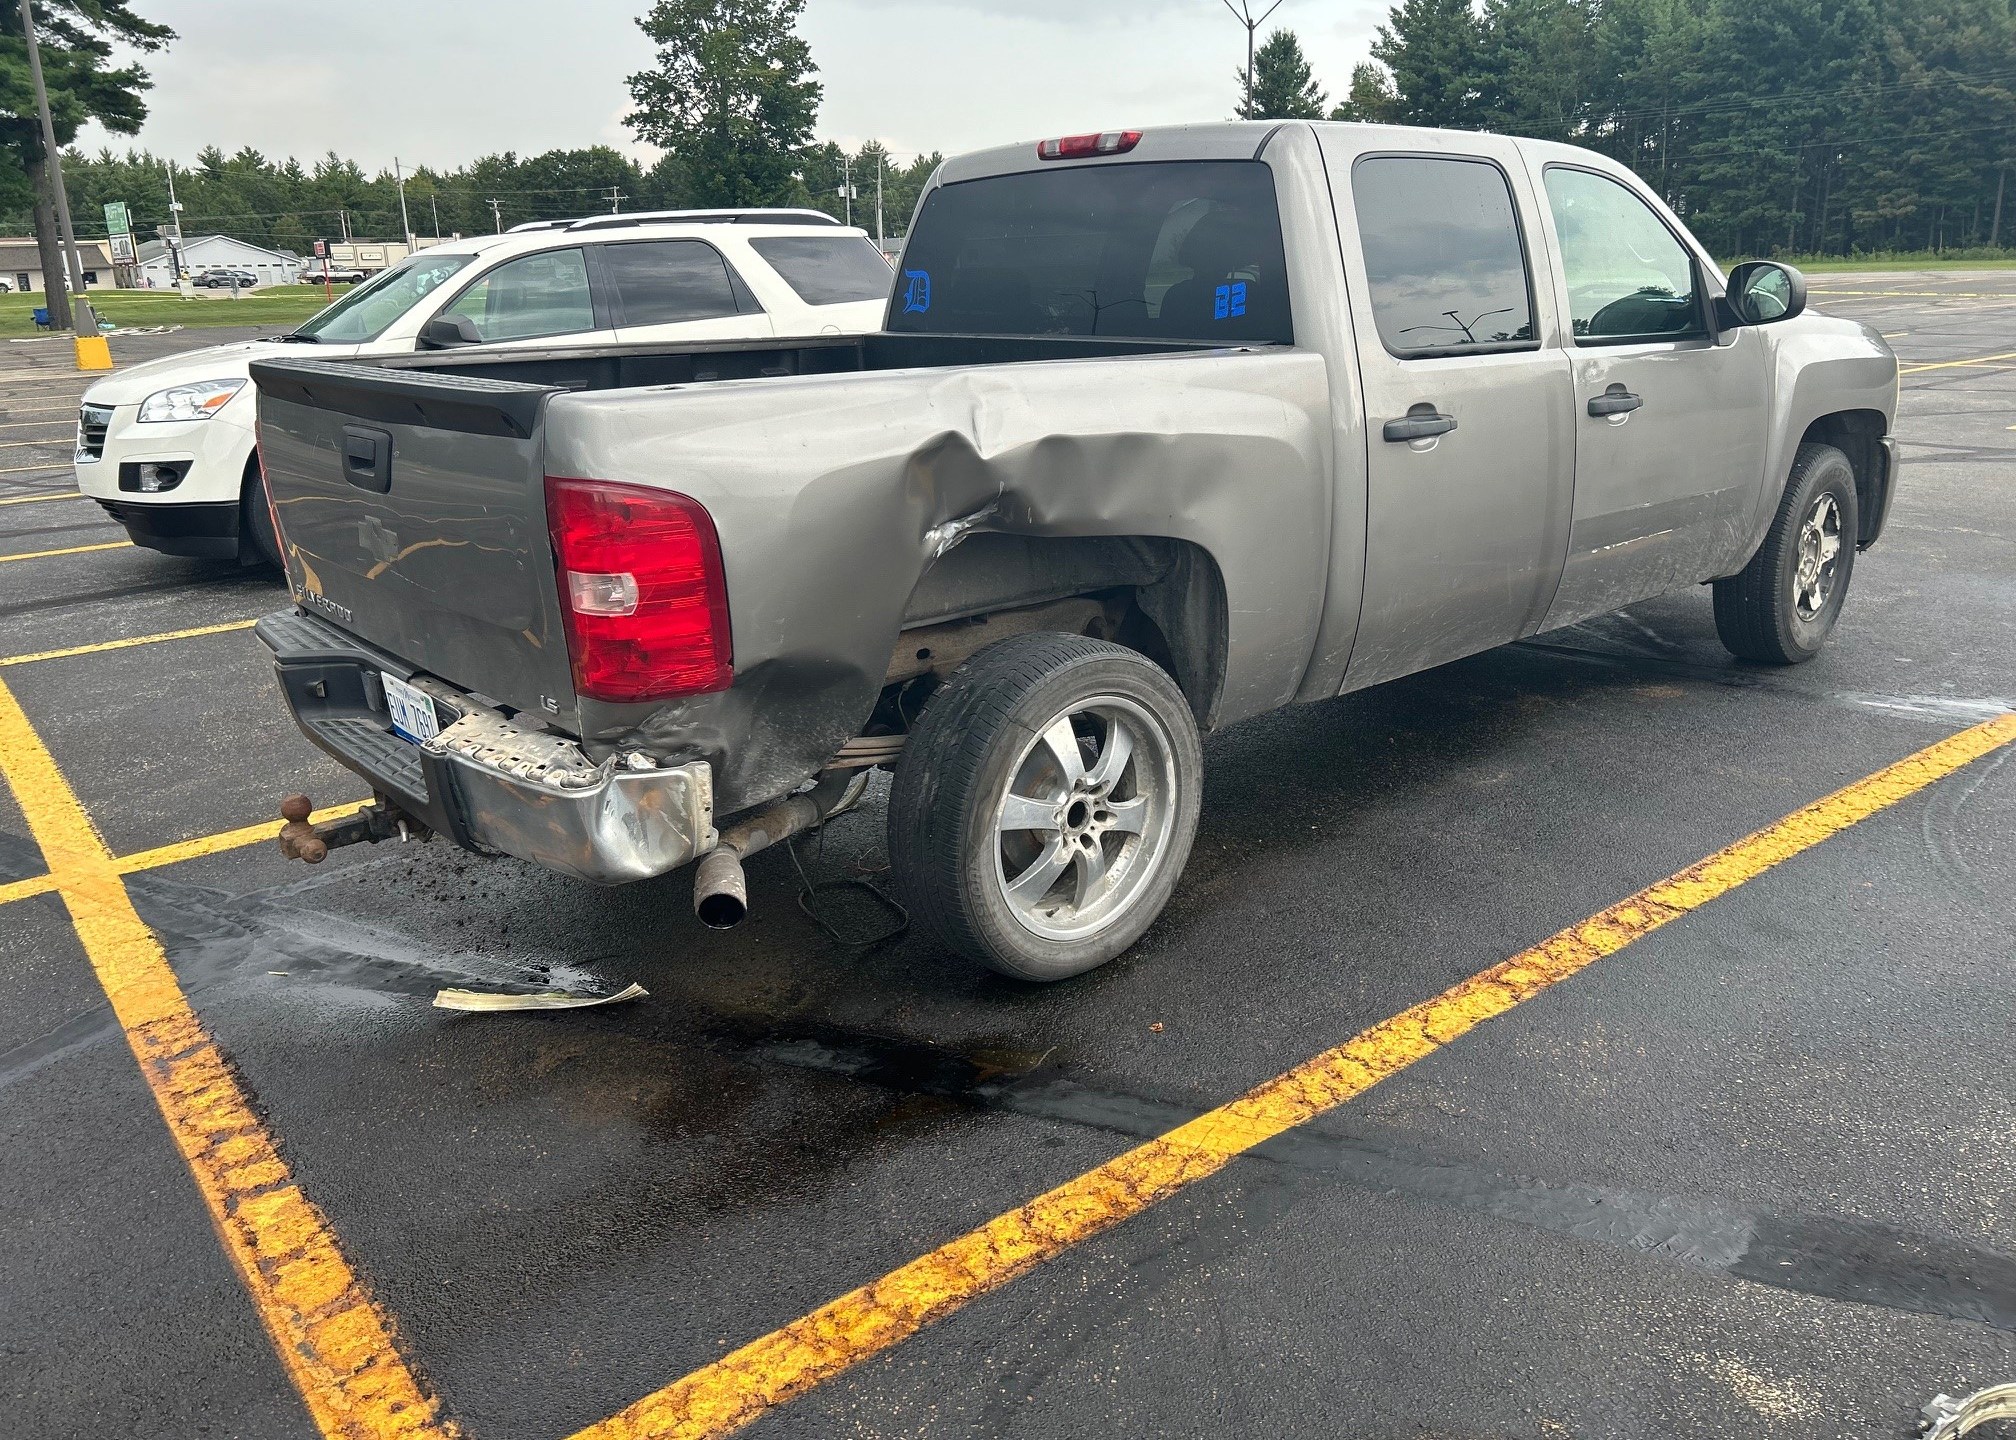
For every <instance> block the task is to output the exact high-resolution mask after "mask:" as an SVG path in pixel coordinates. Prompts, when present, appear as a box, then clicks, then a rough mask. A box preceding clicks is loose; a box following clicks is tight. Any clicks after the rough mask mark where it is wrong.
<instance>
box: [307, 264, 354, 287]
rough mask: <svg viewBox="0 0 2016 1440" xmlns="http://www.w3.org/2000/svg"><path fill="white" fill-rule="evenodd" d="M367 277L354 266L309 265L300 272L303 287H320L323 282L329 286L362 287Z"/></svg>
mask: <svg viewBox="0 0 2016 1440" xmlns="http://www.w3.org/2000/svg"><path fill="white" fill-rule="evenodd" d="M367 278H368V277H367V276H366V274H365V272H364V271H362V270H359V269H358V268H357V267H356V266H354V265H326V266H325V265H321V264H317V263H311V264H310V265H309V266H308V268H307V269H305V270H303V271H302V272H301V283H302V284H303V285H320V284H323V283H324V282H325V281H326V282H327V283H328V284H331V285H362V284H363V283H364V281H365V280H366V279H367Z"/></svg>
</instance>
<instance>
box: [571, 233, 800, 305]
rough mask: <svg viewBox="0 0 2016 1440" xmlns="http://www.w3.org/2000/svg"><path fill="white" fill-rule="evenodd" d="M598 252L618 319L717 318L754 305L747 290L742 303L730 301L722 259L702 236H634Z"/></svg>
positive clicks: (730, 288) (731, 290) (732, 291)
mask: <svg viewBox="0 0 2016 1440" xmlns="http://www.w3.org/2000/svg"><path fill="white" fill-rule="evenodd" d="M601 255H602V265H603V270H604V273H606V274H607V275H608V277H609V283H610V284H611V285H612V286H614V287H615V290H616V305H617V315H618V316H619V320H618V323H619V324H620V325H626V326H628V325H675V324H677V323H679V322H680V321H682V320H717V319H719V318H721V317H722V316H724V315H734V314H736V313H738V311H742V310H756V309H759V308H760V307H759V306H758V305H756V303H755V300H754V297H753V296H752V297H750V301H749V303H748V304H746V305H738V304H737V303H736V287H735V284H734V282H733V280H732V279H731V278H730V276H729V274H728V263H727V261H725V260H723V259H722V258H721V252H720V251H719V250H716V249H715V248H714V247H713V246H712V245H709V244H707V243H706V242H705V241H704V240H638V241H632V242H630V243H627V244H622V245H604V246H602V247H601Z"/></svg>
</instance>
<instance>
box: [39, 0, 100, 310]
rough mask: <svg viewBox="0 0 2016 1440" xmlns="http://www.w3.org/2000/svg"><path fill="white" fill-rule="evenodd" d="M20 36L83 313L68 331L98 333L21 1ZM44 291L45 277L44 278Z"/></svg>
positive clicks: (67, 279) (72, 284)
mask: <svg viewBox="0 0 2016 1440" xmlns="http://www.w3.org/2000/svg"><path fill="white" fill-rule="evenodd" d="M21 33H22V34H23V35H24V36H26V37H27V40H28V72H29V74H30V76H31V77H32V78H33V79H34V81H35V108H36V109H38V110H39V111H41V112H42V153H43V155H44V156H45V157H46V158H47V160H48V162H49V181H50V188H51V189H53V190H54V191H55V192H56V227H57V233H58V234H59V235H61V236H62V250H63V264H64V267H65V268H66V269H67V270H69V271H72V272H74V277H75V278H74V279H73V278H72V276H71V275H65V276H64V277H63V283H64V285H65V286H66V288H68V289H69V291H70V293H71V295H72V296H73V297H74V298H75V308H76V309H77V310H78V311H80V312H82V317H83V323H82V324H81V325H80V324H78V323H77V316H76V315H73V316H72V317H71V329H73V330H76V331H79V332H80V333H82V332H88V333H90V334H92V335H96V334H97V333H98V316H97V315H96V314H95V313H94V312H93V311H92V309H91V302H90V301H89V300H87V299H85V298H84V257H83V255H82V254H80V253H79V252H78V249H77V232H76V231H74V230H73V229H71V228H70V197H69V196H68V195H66V194H64V193H63V152H62V151H61V150H59V149H57V148H56V127H55V125H54V124H52V123H51V122H50V119H49V91H48V89H47V88H46V87H44V85H43V84H42V48H41V46H39V45H37V44H36V43H35V7H34V5H33V4H32V3H31V0H21ZM43 286H44V288H47V286H48V277H47V276H44V277H43Z"/></svg>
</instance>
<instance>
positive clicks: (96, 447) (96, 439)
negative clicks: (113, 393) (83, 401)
mask: <svg viewBox="0 0 2016 1440" xmlns="http://www.w3.org/2000/svg"><path fill="white" fill-rule="evenodd" d="M111 428H112V407H111V406H110V405H86V406H83V407H82V408H80V409H79V410H78V412H77V458H78V459H79V460H96V459H99V458H100V457H102V456H103V455H104V454H105V432H106V431H107V430H109V429H111Z"/></svg>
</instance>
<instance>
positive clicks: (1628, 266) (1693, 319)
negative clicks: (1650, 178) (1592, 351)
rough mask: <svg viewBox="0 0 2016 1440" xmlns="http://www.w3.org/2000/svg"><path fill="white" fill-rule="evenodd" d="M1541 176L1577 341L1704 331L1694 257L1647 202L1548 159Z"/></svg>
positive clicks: (1599, 178) (1599, 177)
mask: <svg viewBox="0 0 2016 1440" xmlns="http://www.w3.org/2000/svg"><path fill="white" fill-rule="evenodd" d="M1546 179H1547V204H1548V206H1549V208H1550V209H1552V210H1553V212H1554V234H1555V238H1556V239H1557V240H1558V241H1559V243H1560V246H1561V268H1562V271H1563V272H1564V273H1565V274H1566V275H1567V277H1568V308H1569V313H1570V314H1571V315H1572V316H1573V317H1574V321H1575V343H1576V344H1578V345H1596V344H1604V343H1609V344H1617V343H1619V342H1621V341H1629V340H1678V339H1685V338H1689V337H1696V336H1702V335H1705V334H1707V333H1708V332H1707V329H1706V326H1705V325H1704V324H1703V321H1702V316H1701V305H1700V300H1699V291H1698V287H1697V286H1696V284H1695V270H1694V257H1693V256H1691V255H1690V254H1688V252H1687V249H1686V247H1685V246H1683V245H1682V244H1681V243H1680V242H1679V240H1677V239H1675V238H1674V235H1673V232H1672V231H1671V230H1669V229H1667V228H1666V225H1665V223H1664V222H1663V221H1661V220H1660V218H1659V217H1658V215H1657V214H1655V213H1654V212H1653V210H1652V207H1651V206H1649V205H1647V204H1646V203H1645V202H1644V201H1643V200H1641V199H1639V198H1638V197H1637V196H1636V195H1633V194H1632V193H1631V192H1630V191H1629V190H1627V189H1626V188H1625V187H1624V186H1622V185H1619V184H1618V183H1617V182H1616V181H1615V180H1612V179H1610V178H1609V177H1608V176H1604V175H1597V174H1594V173H1592V172H1591V171H1588V170H1572V169H1569V168H1568V167H1567V166H1563V165H1550V166H1548V167H1547V171H1546Z"/></svg>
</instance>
